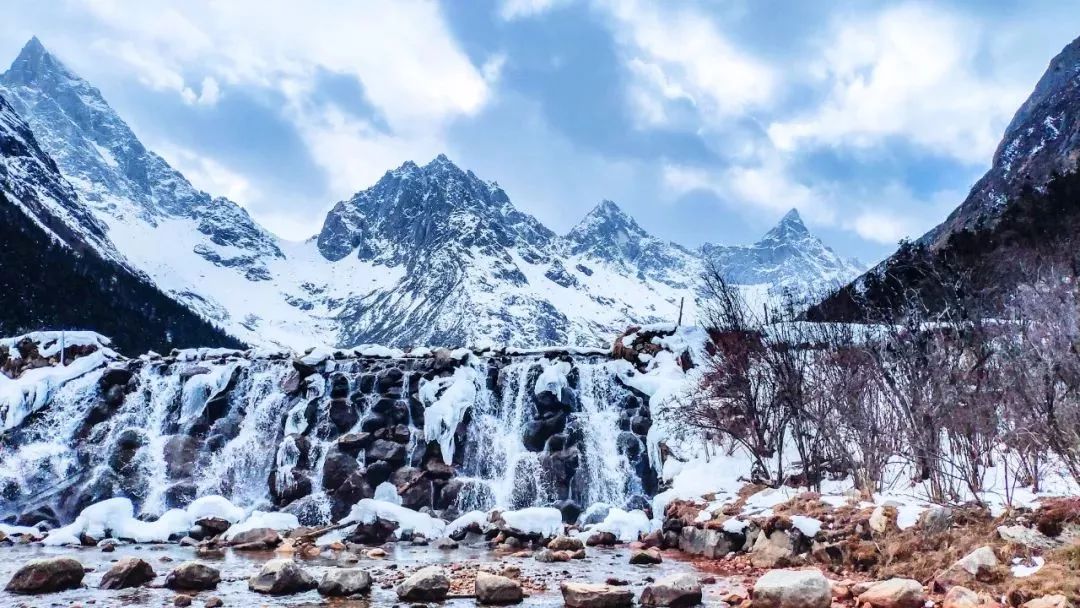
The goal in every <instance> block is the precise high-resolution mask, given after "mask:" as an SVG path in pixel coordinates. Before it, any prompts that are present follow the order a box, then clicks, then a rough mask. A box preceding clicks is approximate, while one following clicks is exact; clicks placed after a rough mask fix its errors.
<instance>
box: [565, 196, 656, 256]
mask: <svg viewBox="0 0 1080 608" xmlns="http://www.w3.org/2000/svg"><path fill="white" fill-rule="evenodd" d="M647 238H651V236H650V235H649V233H648V232H646V231H645V230H644V229H643V228H642V227H641V226H639V225H638V223H637V222H636V221H634V218H632V217H630V216H629V215H627V214H626V212H624V211H623V210H622V209H621V208H620V207H619V206H618V205H616V204H615V203H614V202H612V201H609V200H604V201H601V202H600V204H599V205H597V206H596V207H594V208H593V210H592V211H590V212H589V213H588V214H586V215H585V217H584V218H583V219H582V220H581V222H579V223H578V225H577V226H574V228H573V229H572V230H571V231H570V232H569V233H568V234H567V235H566V240H567V241H568V242H569V243H570V252H571V253H572V254H575V255H576V254H580V253H591V254H593V255H595V256H597V257H599V258H601V259H608V260H612V259H619V258H623V259H631V260H632V259H635V258H637V257H638V256H639V255H640V254H641V240H642V239H647Z"/></svg>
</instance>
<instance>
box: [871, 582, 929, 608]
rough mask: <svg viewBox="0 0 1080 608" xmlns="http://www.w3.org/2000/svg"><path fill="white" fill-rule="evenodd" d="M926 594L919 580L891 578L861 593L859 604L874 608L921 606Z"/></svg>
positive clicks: (914, 607) (924, 601)
mask: <svg viewBox="0 0 1080 608" xmlns="http://www.w3.org/2000/svg"><path fill="white" fill-rule="evenodd" d="M924 603H926V594H925V593H923V587H922V585H921V584H920V583H919V581H916V580H912V579H910V578H891V579H889V580H887V581H881V582H878V583H874V584H872V585H870V587H868V588H867V589H866V591H863V592H862V593H861V594H859V605H866V604H869V605H870V606H872V607H873V608H921V606H922V605H923V604H924Z"/></svg>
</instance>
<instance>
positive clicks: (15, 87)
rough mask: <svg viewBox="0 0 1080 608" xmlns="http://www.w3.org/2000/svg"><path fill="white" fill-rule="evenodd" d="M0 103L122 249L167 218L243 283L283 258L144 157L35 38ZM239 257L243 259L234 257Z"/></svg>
mask: <svg viewBox="0 0 1080 608" xmlns="http://www.w3.org/2000/svg"><path fill="white" fill-rule="evenodd" d="M0 95H2V96H4V97H5V98H6V99H7V100H8V101H9V102H10V103H11V104H12V105H13V106H14V108H15V111H16V112H18V113H19V115H21V116H22V117H23V118H24V119H25V120H26V121H27V122H28V123H29V124H30V127H31V128H32V129H33V132H34V134H35V135H36V136H37V139H38V141H39V142H40V143H41V146H42V147H43V148H44V150H45V151H46V152H47V153H48V154H49V155H50V156H51V157H52V158H53V159H54V160H55V161H56V164H57V165H58V166H59V168H60V170H61V171H62V172H63V173H64V175H65V176H66V177H67V178H68V179H69V180H70V181H71V182H72V184H73V185H74V187H75V189H76V190H77V191H78V193H79V195H80V196H81V197H82V199H83V200H84V201H85V202H86V203H87V204H89V205H90V206H91V207H93V208H94V209H95V210H97V211H100V212H101V213H102V214H104V216H105V217H106V218H107V223H108V224H109V226H110V229H111V233H112V234H113V238H114V240H116V241H119V242H121V247H122V246H123V242H122V241H123V240H124V238H125V236H127V235H124V234H118V233H122V232H124V230H125V229H127V230H129V231H137V230H138V229H139V227H140V226H141V225H143V224H148V225H149V226H151V227H154V226H156V225H158V224H159V223H160V222H162V221H165V220H168V219H170V218H181V219H184V220H188V221H190V222H192V227H193V230H194V231H196V234H200V235H201V236H202V238H201V239H200V241H201V243H200V244H202V245H203V248H202V250H200V251H199V252H198V253H200V255H203V257H205V258H206V259H207V260H209V261H211V262H213V263H215V264H219V265H232V266H236V267H238V268H239V269H240V270H241V271H243V272H244V273H245V274H246V275H247V276H249V277H258V276H259V275H262V274H265V259H266V258H272V257H279V256H281V251H280V249H279V248H278V245H277V243H276V240H275V239H274V237H273V236H272V235H270V234H268V233H267V232H266V231H265V230H263V229H262V228H260V227H259V226H258V225H257V224H255V223H254V222H253V221H252V219H251V218H250V217H249V216H248V214H247V212H246V211H244V210H243V209H242V208H240V207H239V206H238V205H236V204H235V203H233V202H231V201H229V200H227V199H223V198H217V199H215V198H211V197H210V195H208V194H206V193H205V192H201V191H199V190H197V189H196V188H195V187H193V186H192V185H191V183H189V182H188V181H187V179H186V178H184V176H183V175H181V174H180V173H179V172H177V171H176V170H174V169H173V168H172V167H170V166H169V164H168V163H167V162H165V160H164V159H162V158H161V157H160V156H158V155H157V154H154V153H153V152H151V151H149V150H147V149H146V148H145V147H144V146H143V144H142V142H140V141H139V139H138V138H137V137H136V136H135V134H134V133H133V132H132V131H131V129H130V128H129V127H128V126H127V124H126V123H125V122H124V121H123V120H122V119H121V118H120V117H119V116H118V115H117V114H116V112H114V111H113V109H112V108H111V107H110V106H109V104H108V103H106V102H105V99H104V98H103V97H102V95H101V92H100V91H98V90H97V89H96V88H95V87H93V86H92V85H90V83H88V82H86V81H85V80H83V79H81V78H79V77H78V76H77V75H75V74H74V73H73V72H71V71H70V70H69V69H68V68H67V67H65V66H64V65H63V64H62V63H61V62H60V61H59V60H57V59H56V58H55V57H53V56H52V55H51V54H49V52H48V51H47V50H46V49H45V47H44V46H43V45H42V44H41V42H40V41H39V40H38V39H37V38H33V39H31V40H30V42H28V43H27V44H26V46H25V47H23V49H22V52H21V53H19V56H18V57H17V58H16V59H15V61H14V62H13V63H12V64H11V67H10V69H8V71H7V72H5V73H4V74H2V75H0ZM237 250H240V252H241V253H239V254H238V253H237Z"/></svg>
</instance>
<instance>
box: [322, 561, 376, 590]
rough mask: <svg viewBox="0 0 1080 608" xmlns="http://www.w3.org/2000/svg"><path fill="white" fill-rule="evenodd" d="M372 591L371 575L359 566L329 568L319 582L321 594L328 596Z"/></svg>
mask: <svg viewBox="0 0 1080 608" xmlns="http://www.w3.org/2000/svg"><path fill="white" fill-rule="evenodd" d="M370 591H371V575H370V574H368V573H367V572H366V571H364V570H361V569H359V568H336V569H333V570H328V571H327V572H326V574H324V575H323V579H322V581H321V582H320V583H319V594H320V595H325V596H327V597H348V596H350V595H364V594H367V593H368V592H370Z"/></svg>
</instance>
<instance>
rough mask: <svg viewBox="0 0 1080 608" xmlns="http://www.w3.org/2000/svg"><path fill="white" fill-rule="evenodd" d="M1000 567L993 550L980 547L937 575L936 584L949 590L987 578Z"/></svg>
mask: <svg viewBox="0 0 1080 608" xmlns="http://www.w3.org/2000/svg"><path fill="white" fill-rule="evenodd" d="M998 565H1000V562H999V561H998V558H997V555H996V554H995V553H994V550H993V549H991V548H990V547H988V546H983V547H979V548H978V549H975V550H974V551H972V552H971V553H968V554H967V555H965V556H964V557H962V558H961V559H959V560H957V561H956V563H955V564H953V565H952V566H949V568H948V569H947V570H945V571H944V572H942V573H941V574H939V575H937V577H935V578H934V584H935V585H937V586H938V587H940V588H941V589H945V590H948V589H949V588H951V587H953V586H956V585H962V584H965V583H969V582H971V581H973V580H975V579H977V578H980V577H982V576H985V575H986V574H987V573H989V572H990V571H991V570H993V569H994V568H996V567H997V566H998Z"/></svg>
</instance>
